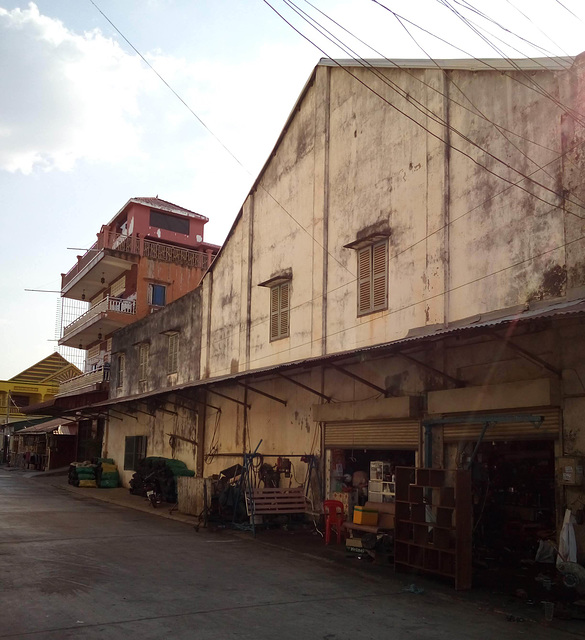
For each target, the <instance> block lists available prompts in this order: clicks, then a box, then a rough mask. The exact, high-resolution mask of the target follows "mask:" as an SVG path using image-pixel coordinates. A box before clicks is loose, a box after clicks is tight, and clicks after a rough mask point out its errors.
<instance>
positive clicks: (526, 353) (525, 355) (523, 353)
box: [483, 331, 563, 378]
mask: <svg viewBox="0 0 585 640" xmlns="http://www.w3.org/2000/svg"><path fill="white" fill-rule="evenodd" d="M483 333H484V334H485V335H487V336H490V337H491V338H494V339H495V340H499V341H500V342H503V343H504V344H505V345H506V346H507V347H510V349H512V350H513V351H516V352H517V353H519V354H520V355H521V356H522V357H523V358H525V359H526V360H528V361H530V362H532V364H536V365H538V366H539V367H542V368H543V369H547V370H548V371H550V372H551V373H554V374H555V376H557V378H562V377H563V372H562V371H561V370H560V369H557V368H556V367H554V366H553V365H552V364H550V363H548V362H547V361H546V360H543V359H542V358H539V357H538V356H535V355H534V354H533V353H530V351H528V350H527V349H524V348H523V347H520V346H518V345H517V344H516V343H514V342H512V339H511V338H508V337H504V336H501V335H500V334H498V333H496V332H495V331H484V332H483Z"/></svg>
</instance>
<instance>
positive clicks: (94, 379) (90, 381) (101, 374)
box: [55, 367, 110, 398]
mask: <svg viewBox="0 0 585 640" xmlns="http://www.w3.org/2000/svg"><path fill="white" fill-rule="evenodd" d="M109 379H110V370H109V369H104V368H103V367H98V368H97V369H94V370H93V371H89V372H88V373H84V374H82V375H80V376H76V377H75V378H70V379H69V380H66V381H65V382H62V383H61V384H60V385H59V391H58V393H57V394H55V397H56V398H59V397H60V396H68V395H75V394H77V393H86V392H89V391H101V390H104V388H106V385H108V383H109Z"/></svg>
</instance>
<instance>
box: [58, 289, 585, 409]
mask: <svg viewBox="0 0 585 640" xmlns="http://www.w3.org/2000/svg"><path fill="white" fill-rule="evenodd" d="M583 315H585V299H579V300H574V301H571V302H561V303H555V304H552V305H548V306H546V307H539V308H537V309H529V310H527V311H526V310H523V311H520V312H518V313H513V314H509V315H505V316H500V317H497V318H493V319H489V320H485V319H484V318H483V317H482V316H477V317H476V318H474V319H473V320H468V321H467V322H466V323H463V324H458V325H456V326H449V327H445V326H440V327H433V328H423V330H422V332H421V333H412V334H411V335H408V336H406V337H405V338H400V339H398V340H393V341H391V342H386V343H383V344H377V345H372V346H369V347H359V348H357V349H350V350H347V351H340V352H338V353H332V354H328V355H324V356H316V357H314V358H304V359H302V360H295V361H293V362H287V363H284V364H274V365H270V366H267V367H261V368H258V369H252V370H248V371H241V372H238V373H229V374H226V375H223V376H217V377H215V378H204V379H202V380H196V381H191V382H186V383H184V384H180V385H174V386H171V387H167V388H165V389H157V390H155V391H147V392H145V393H140V394H136V395H133V396H124V397H120V398H110V399H108V400H103V401H102V402H95V403H92V404H91V408H99V407H108V406H113V405H116V404H124V403H127V402H133V401H136V400H142V399H144V398H149V397H154V396H158V395H164V394H168V393H173V392H175V391H183V390H185V389H196V388H204V387H205V386H207V385H212V384H220V383H222V382H228V383H229V382H235V381H237V380H242V379H245V378H260V377H265V376H268V375H271V374H273V373H276V372H292V371H295V370H298V371H306V370H307V369H309V368H310V367H316V366H326V365H327V363H329V362H336V363H341V362H342V361H347V362H345V364H350V362H349V360H350V359H351V358H355V357H356V356H359V357H362V356H363V355H371V356H376V355H384V354H386V353H387V354H388V355H389V356H391V355H399V354H400V351H401V349H402V347H407V346H410V345H412V346H415V345H418V344H423V343H425V342H429V341H433V340H437V339H441V338H446V337H450V336H459V335H466V334H469V335H473V334H474V333H480V334H481V332H482V330H485V329H496V328H498V327H505V326H508V325H512V324H523V323H526V322H530V321H533V320H540V319H544V318H563V317H576V316H583ZM65 397H66V396H62V398H65ZM80 408H81V407H80Z"/></svg>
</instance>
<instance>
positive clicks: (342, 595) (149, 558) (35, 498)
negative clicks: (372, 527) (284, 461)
mask: <svg viewBox="0 0 585 640" xmlns="http://www.w3.org/2000/svg"><path fill="white" fill-rule="evenodd" d="M403 583H404V581H403V580H402V581H401V580H399V579H388V578H387V577H381V576H378V575H373V574H372V575H368V573H367V572H366V573H363V572H360V571H352V570H350V571H348V570H346V568H345V567H344V566H343V565H338V564H335V563H328V562H321V561H318V560H315V559H311V558H308V557H306V556H303V555H301V554H298V553H293V552H290V551H285V550H282V549H279V548H276V547H271V546H265V545H262V544H259V543H258V542H254V541H253V540H252V539H251V538H249V537H246V536H233V535H230V534H229V533H225V532H224V533H222V534H212V533H208V532H200V533H195V531H194V530H193V528H192V527H189V526H187V525H185V524H183V523H180V522H174V521H172V520H167V519H163V518H157V517H154V516H153V515H151V514H147V513H141V512H138V511H133V510H129V509H125V508H122V507H118V506H115V505H109V504H105V503H100V502H96V501H95V500H91V499H88V498H85V497H83V496H77V495H75V494H71V493H68V492H65V491H63V490H60V489H58V488H55V487H52V486H48V485H46V484H44V483H43V481H42V480H40V479H27V478H24V477H22V475H18V474H16V473H8V472H5V471H2V470H0V639H2V638H27V639H28V638H30V639H32V640H35V639H42V640H69V639H73V638H75V639H76V640H77V639H80V640H81V639H83V640H93V639H94V638H99V639H100V640H109V639H116V640H117V639H124V640H131V639H134V638H137V639H141V640H150V639H152V640H154V639H156V640H161V639H163V640H167V639H173V640H174V639H177V640H182V639H189V640H191V639H193V638H196V639H197V640H207V639H213V640H220V639H221V640H226V639H230V638H246V639H247V638H250V639H257V640H261V639H270V640H277V639H278V640H288V639H289V638H291V639H292V638H295V639H297V638H301V639H304V638H307V639H312V638H319V639H323V640H367V639H369V638H372V639H376V640H378V639H382V638H396V639H400V640H401V639H403V638H408V639H413V640H423V639H425V640H426V639H431V638H432V639H443V638H445V639H447V638H449V640H454V639H458V638H466V639H476V638H477V639H480V638H481V639H484V638H485V639H486V640H487V639H490V640H492V639H493V638H494V637H498V636H499V638H500V639H502V640H503V639H504V638H517V637H519V636H525V637H528V636H529V635H530V636H532V638H533V640H540V639H541V638H542V639H544V638H547V639H549V640H550V639H554V638H571V637H577V636H575V635H573V634H572V633H568V632H566V631H560V630H558V629H551V628H545V627H543V626H542V625H540V624H530V623H526V622H524V623H520V624H518V623H511V622H509V621H507V620H506V619H505V617H503V616H498V615H494V614H493V613H492V614H490V613H487V612H484V611H479V610H478V607H477V605H476V604H474V603H472V602H460V601H458V599H456V598H453V597H452V596H451V595H446V594H444V593H442V592H441V590H437V591H434V590H432V589H428V590H427V591H425V593H424V594H422V595H414V594H412V593H408V592H404V591H403Z"/></svg>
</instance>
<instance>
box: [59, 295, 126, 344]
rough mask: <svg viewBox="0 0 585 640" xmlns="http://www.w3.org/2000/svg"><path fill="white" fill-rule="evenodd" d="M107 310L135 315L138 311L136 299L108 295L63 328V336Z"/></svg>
mask: <svg viewBox="0 0 585 640" xmlns="http://www.w3.org/2000/svg"><path fill="white" fill-rule="evenodd" d="M105 311H116V312H118V313H128V314H130V315H134V314H135V313H136V301H135V300H125V299H124V298H112V297H110V296H106V297H105V298H104V299H103V300H102V301H101V302H98V303H97V304H94V305H93V307H90V308H89V309H88V310H87V311H86V312H85V313H84V314H82V315H80V316H79V318H76V319H75V320H74V321H73V322H71V323H70V324H68V325H67V326H66V327H65V328H64V329H63V337H64V338H65V337H66V336H67V335H69V334H71V333H73V332H74V331H76V330H77V329H78V328H79V327H81V326H82V325H84V324H85V323H86V322H89V321H90V320H91V319H92V318H95V317H96V316H98V315H99V314H101V313H103V312H105Z"/></svg>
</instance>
